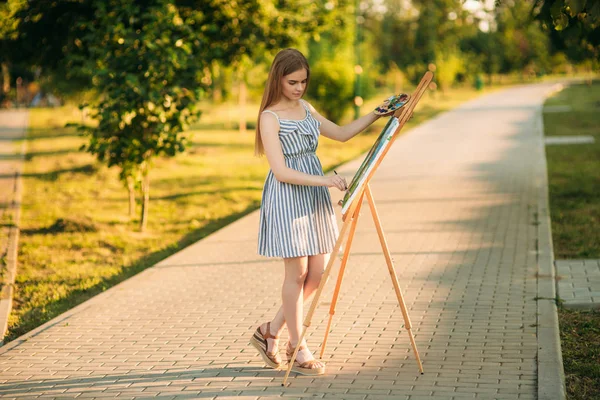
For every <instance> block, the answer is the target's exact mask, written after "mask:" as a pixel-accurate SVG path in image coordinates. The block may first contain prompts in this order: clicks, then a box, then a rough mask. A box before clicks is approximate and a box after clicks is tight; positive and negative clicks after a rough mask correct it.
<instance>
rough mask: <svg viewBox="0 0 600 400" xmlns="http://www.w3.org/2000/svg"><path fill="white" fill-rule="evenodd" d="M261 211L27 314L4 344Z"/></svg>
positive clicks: (188, 238)
mask: <svg viewBox="0 0 600 400" xmlns="http://www.w3.org/2000/svg"><path fill="white" fill-rule="evenodd" d="M258 207H259V203H258V202H254V203H252V204H250V205H249V206H248V207H247V208H245V209H244V210H242V211H239V212H237V213H233V214H230V215H228V216H226V217H223V218H220V219H217V220H214V221H211V222H209V223H208V224H207V225H205V226H203V227H202V228H199V229H196V230H194V231H192V232H190V233H188V234H186V235H185V236H183V237H182V238H181V239H180V240H179V241H177V242H176V243H174V244H171V245H169V246H168V247H166V248H164V249H162V250H159V251H156V252H154V253H150V254H147V255H145V256H144V257H141V258H140V259H138V260H137V261H134V262H133V263H132V264H131V265H130V266H127V267H123V268H122V269H121V272H120V273H118V274H117V275H114V276H112V277H109V278H107V279H104V280H103V281H101V282H99V283H98V284H96V285H94V286H92V287H90V288H87V289H83V290H74V291H72V292H71V293H69V295H68V296H66V297H63V298H61V299H58V300H56V301H53V302H49V303H48V304H47V305H46V307H44V309H43V310H41V309H37V308H36V309H32V310H30V311H28V312H26V313H25V314H23V315H22V316H21V318H20V320H21V321H22V322H23V323H22V324H21V325H19V326H16V327H12V328H11V329H10V330H9V331H8V333H7V335H6V337H5V338H4V343H8V342H10V341H12V340H14V339H16V338H18V337H19V336H21V335H23V334H25V333H27V332H29V331H31V330H32V329H35V328H36V327H38V326H40V325H42V324H44V323H46V322H48V321H49V320H51V319H53V318H55V317H56V316H58V315H60V314H62V313H64V312H66V311H68V310H70V309H71V308H73V307H75V306H77V305H79V304H81V303H83V302H84V301H86V300H89V299H90V298H92V297H94V296H95V295H97V294H99V293H101V292H103V291H105V290H107V289H109V288H111V287H113V286H115V285H116V284H118V283H121V282H123V281H124V280H126V279H128V278H131V277H132V276H134V275H136V274H138V273H140V272H142V271H144V270H145V269H147V268H149V267H152V266H153V265H155V264H157V263H158V262H160V261H162V260H164V259H165V258H167V257H169V256H171V255H173V254H175V253H177V252H178V251H180V250H182V249H184V248H186V247H187V246H190V245H191V244H193V243H195V242H197V241H199V240H201V239H203V238H205V237H206V236H208V235H210V234H212V233H214V232H215V231H217V230H219V229H221V228H223V227H224V226H226V225H229V224H230V223H232V222H234V221H236V220H238V219H240V218H242V217H244V216H245V215H247V214H249V213H251V212H253V211H254V210H256V209H257V208H258Z"/></svg>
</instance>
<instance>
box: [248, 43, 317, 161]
mask: <svg viewBox="0 0 600 400" xmlns="http://www.w3.org/2000/svg"><path fill="white" fill-rule="evenodd" d="M301 69H305V70H306V87H305V88H304V93H302V95H304V94H305V93H306V90H307V89H308V82H309V80H310V68H309V67H308V61H307V60H306V57H304V55H303V54H302V53H300V52H299V51H298V50H296V49H285V50H281V51H280V52H279V53H277V55H276V56H275V59H274V60H273V64H271V69H270V70H269V77H268V78H267V85H266V87H265V91H264V93H263V97H262V101H261V103H260V109H259V110H258V119H257V123H256V139H255V142H254V154H255V155H257V156H262V155H263V154H264V153H265V150H264V146H263V143H262V138H261V136H260V115H261V114H262V112H263V111H264V110H265V109H266V108H267V107H269V106H270V105H272V104H274V103H277V102H278V101H279V99H280V98H281V78H283V77H284V76H286V75H289V74H291V73H294V72H296V71H299V70H301Z"/></svg>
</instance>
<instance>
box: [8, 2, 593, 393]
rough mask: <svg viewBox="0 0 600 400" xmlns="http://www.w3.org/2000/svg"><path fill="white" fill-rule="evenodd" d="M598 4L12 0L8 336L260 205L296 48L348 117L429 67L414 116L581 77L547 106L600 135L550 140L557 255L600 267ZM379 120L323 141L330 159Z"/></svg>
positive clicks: (328, 108)
mask: <svg viewBox="0 0 600 400" xmlns="http://www.w3.org/2000/svg"><path fill="white" fill-rule="evenodd" d="M599 15H600V3H599V2H597V1H590V0H588V1H585V0H570V1H569V0H556V1H555V0H537V1H529V0H512V1H471V0H469V1H458V0H428V1H427V0H412V1H410V0H363V1H354V0H338V1H304V0H298V1H263V0H248V1H237V2H235V1H226V0H208V1H155V0H152V1H147V2H144V3H141V2H129V1H117V0H108V1H66V0H58V1H38V2H22V1H10V0H9V1H6V2H3V3H2V4H0V45H1V46H2V47H1V48H2V52H1V54H0V64H1V67H2V90H1V91H0V104H1V105H2V107H6V108H11V107H32V106H33V107H35V108H31V110H30V114H29V128H28V133H27V140H26V148H27V152H26V156H25V161H24V162H25V170H24V174H23V180H24V196H23V201H22V210H21V221H20V223H19V229H20V241H19V270H18V275H17V278H16V282H15V285H14V288H15V292H14V305H13V311H12V314H11V316H10V318H9V327H8V332H7V335H6V337H5V338H4V341H5V342H7V341H10V340H13V339H14V338H16V337H18V336H20V335H22V334H24V333H26V332H28V331H30V330H31V329H33V328H35V327H37V326H39V325H41V324H43V323H44V322H46V321H48V320H50V319H52V318H53V317H55V316H56V315H58V314H60V313H62V312H64V311H66V310H68V309H70V308H72V307H73V306H75V305H77V304H79V303H81V302H83V301H85V300H86V299H88V298H90V297H91V296H93V295H95V294H97V293H99V292H101V291H103V290H106V289H107V288H109V287H111V286H113V285H115V284H116V283H118V282H121V281H123V280H124V279H126V278H128V277H130V276H132V275H134V274H136V273H138V272H140V271H141V270H143V269H145V268H147V267H150V266H152V265H154V264H155V263H157V262H158V261H160V260H162V259H164V258H165V257H167V256H169V255H171V254H173V253H175V252H176V251H178V250H180V249H182V248H183V247H185V246H187V245H189V244H191V243H193V242H195V241H197V240H199V239H201V238H203V237H205V236H206V235H208V234H210V233H211V232H214V231H215V230H217V229H219V228H220V227H222V226H224V225H226V224H228V223H230V222H232V221H234V220H235V219H237V218H240V217H241V216H243V215H245V214H247V213H249V212H251V211H253V210H255V209H257V208H258V207H259V205H260V195H261V189H262V183H263V179H264V176H265V175H266V172H267V170H268V165H267V164H266V161H265V160H264V159H259V158H256V157H254V156H253V141H254V128H255V124H256V117H257V110H258V104H259V102H260V97H261V95H262V90H263V85H264V82H265V80H266V76H267V73H268V68H269V65H270V63H271V61H272V59H273V57H274V55H275V54H276V52H277V51H278V50H280V49H281V48H285V47H290V46H291V47H296V48H298V49H299V50H301V51H302V52H304V54H306V56H307V58H308V60H309V63H310V65H311V84H310V85H309V91H308V93H307V98H308V100H309V101H311V102H312V103H313V104H314V105H315V107H316V108H317V109H318V110H319V111H320V112H321V113H322V114H324V115H325V116H327V117H328V118H330V119H332V120H333V121H335V122H338V123H343V122H348V121H350V120H351V119H352V118H353V117H355V116H356V115H359V114H364V113H366V112H369V111H370V110H372V108H373V107H374V106H375V105H376V104H378V103H379V102H381V101H382V100H383V99H384V98H386V97H387V96H389V95H390V94H392V93H399V92H406V93H410V92H411V91H412V88H413V87H414V85H415V83H416V82H417V81H418V79H419V78H420V77H421V76H422V74H423V72H425V71H426V70H428V69H429V70H432V71H434V73H435V84H434V85H432V86H431V88H430V89H431V90H430V91H429V92H428V93H427V94H426V97H425V98H424V99H423V101H422V102H421V104H420V106H419V109H418V110H417V111H418V112H417V113H416V114H415V117H414V118H413V119H412V120H411V122H410V125H412V126H414V125H416V124H418V123H419V122H421V121H423V120H425V119H428V118H431V117H432V116H434V115H436V114H438V113H440V112H443V111H445V110H449V109H451V108H453V107H455V106H457V105H458V104H460V103H462V102H464V101H466V100H468V99H471V98H473V97H475V96H478V95H479V94H480V93H485V92H488V91H490V90H496V89H498V88H501V87H503V86H505V85H512V84H523V83H528V82H535V81H539V80H545V79H563V80H564V79H576V78H580V79H582V82H583V83H573V84H572V86H571V88H569V89H567V90H565V91H564V92H563V93H561V94H559V95H557V97H555V98H553V99H550V100H549V102H550V103H551V104H568V105H569V106H570V107H571V110H572V111H571V112H568V113H565V114H560V115H559V114H548V115H547V116H546V117H545V125H546V129H547V133H546V134H555V135H565V134H567V135H568V134H574V135H583V134H588V135H593V136H595V137H596V139H597V141H596V144H594V145H587V146H585V147H584V148H577V149H573V148H561V149H551V150H550V149H549V152H548V158H549V175H550V194H551V203H552V207H553V208H552V216H553V226H552V228H553V233H554V245H555V252H556V257H557V258H569V259H577V258H600V248H599V246H600V245H599V244H598V240H597V238H598V237H599V234H598V228H597V227H598V219H599V215H598V205H599V203H600V202H599V198H598V194H597V193H596V192H597V190H594V188H597V187H598V183H599V182H598V179H599V178H598V176H599V175H600V174H599V167H598V159H600V150H599V149H600V148H599V146H598V131H599V129H598V127H599V126H600V124H599V120H598V117H597V115H598V107H599V106H598V104H600V95H599V87H600V86H599V84H598V82H597V81H595V80H594V77H595V76H596V75H595V74H597V72H598V67H599V61H598V60H599V56H600V53H599V52H600V28H599V25H598V16H599ZM578 82H579V81H578ZM45 106H49V107H45ZM50 106H52V107H50ZM410 125H409V126H410ZM380 128H381V126H380V125H375V126H373V127H372V128H371V129H370V130H369V131H367V132H366V133H365V134H363V135H361V136H359V137H357V138H356V139H355V140H353V141H351V142H350V143H348V144H344V145H343V146H339V145H337V144H334V143H332V142H331V141H329V140H327V139H323V140H322V141H321V145H320V147H319V156H320V158H321V160H322V161H323V165H324V168H325V170H326V171H330V170H332V169H333V168H335V167H336V166H337V165H340V164H342V163H344V162H346V161H348V160H350V159H353V158H356V157H357V156H359V155H360V154H362V153H364V152H365V151H366V150H368V148H369V147H370V146H371V144H372V143H373V141H374V139H375V137H376V136H375V135H376V134H377V133H378V132H379V130H380ZM549 129H552V130H553V132H552V133H548V130H549ZM19 145H20V144H19ZM9 217H10V215H9V214H7V213H4V214H3V218H4V219H6V218H9ZM10 223H11V221H10V220H5V221H2V224H10ZM3 262H4V261H3ZM561 317H562V318H565V319H564V320H561V327H564V326H569V329H567V330H565V329H563V331H564V332H563V333H565V334H567V336H565V337H564V338H563V341H564V342H563V352H564V353H563V354H568V353H567V352H570V351H573V356H572V357H566V356H565V357H564V358H565V362H566V363H570V362H571V360H576V357H575V352H576V351H579V350H581V349H578V348H577V349H573V350H570V348H568V347H566V348H565V343H566V342H568V341H570V340H571V339H573V340H572V341H573V343H577V342H582V341H584V342H586V343H589V346H587V345H586V346H585V347H586V349H583V351H587V353H584V356H582V357H581V360H583V361H581V362H578V361H576V362H574V363H573V364H574V365H573V366H572V369H569V367H568V366H567V365H566V367H567V377H568V379H571V380H570V381H568V382H570V383H569V385H568V386H569V388H570V390H571V392H572V393H577V392H578V391H579V392H581V387H580V386H578V385H583V386H582V387H584V388H586V389H585V390H590V389H589V388H590V387H591V388H592V389H591V390H596V392H595V393H598V390H599V389H598V381H600V379H598V377H600V371H599V369H598V368H599V367H598V366H597V365H596V366H595V367H594V366H590V365H588V364H586V362H585V360H586V358H587V359H588V360H592V361H593V360H598V359H599V358H600V350H598V336H600V335H599V333H600V323H599V322H598V320H599V318H598V315H597V314H595V313H593V312H588V313H575V312H571V311H567V310H561ZM580 321H582V322H580ZM571 323H573V324H575V327H573V328H571V325H569V324H571ZM578 323H581V324H583V325H584V327H585V329H583V330H582V331H579V330H577V329H576V328H577V327H576V325H577V324H578ZM586 334H587V335H589V337H587V336H586V337H585V338H584V339H582V337H581V335H586ZM569 335H570V336H569ZM594 337H595V339H594ZM565 341H566V342H565ZM574 346H577V345H576V344H574ZM590 352H591V353H590ZM578 368H580V369H579V370H578ZM570 371H574V372H572V373H571V372H570ZM582 371H583V372H582ZM584 392H585V391H584Z"/></svg>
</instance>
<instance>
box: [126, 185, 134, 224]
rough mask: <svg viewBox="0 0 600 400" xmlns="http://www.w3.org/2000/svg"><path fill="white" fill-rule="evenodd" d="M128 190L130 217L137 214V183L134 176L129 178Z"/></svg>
mask: <svg viewBox="0 0 600 400" xmlns="http://www.w3.org/2000/svg"><path fill="white" fill-rule="evenodd" d="M127 190H128V191H129V217H130V218H132V217H133V215H134V214H135V181H134V180H133V176H128V177H127Z"/></svg>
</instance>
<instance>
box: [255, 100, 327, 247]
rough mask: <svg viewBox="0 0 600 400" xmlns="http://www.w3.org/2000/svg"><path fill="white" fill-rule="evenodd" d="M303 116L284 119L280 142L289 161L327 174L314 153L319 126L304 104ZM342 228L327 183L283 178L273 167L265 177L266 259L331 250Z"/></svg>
mask: <svg viewBox="0 0 600 400" xmlns="http://www.w3.org/2000/svg"><path fill="white" fill-rule="evenodd" d="M302 105H303V106H304V109H305V110H306V117H305V118H304V119H302V120H288V119H280V118H279V116H278V115H277V114H275V113H274V112H272V111H268V110H267V111H265V112H269V113H272V114H274V115H275V116H276V117H277V120H278V121H279V140H280V142H281V148H282V150H283V155H284V157H285V164H286V165H287V166H288V167H289V168H292V169H295V170H297V171H301V172H304V173H307V174H311V175H320V176H323V167H322V166H321V162H320V161H319V159H318V157H317V155H316V154H315V151H316V150H317V145H318V142H319V126H320V125H321V123H320V122H319V121H317V120H316V119H315V118H314V117H313V116H312V114H311V113H310V110H309V109H308V107H307V106H306V104H305V103H304V102H302ZM337 237H338V227H337V222H336V218H335V213H334V211H333V206H332V205H331V197H330V195H329V190H328V189H327V188H326V187H325V186H303V185H293V184H290V183H285V182H279V181H278V180H277V179H275V175H273V171H269V173H268V174H267V178H266V180H265V186H264V189H263V194H262V203H261V206H260V226H259V233H258V254H260V255H263V256H267V257H283V258H288V257H301V256H310V255H316V254H324V253H331V251H332V250H333V247H334V245H335V242H336V240H337Z"/></svg>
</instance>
